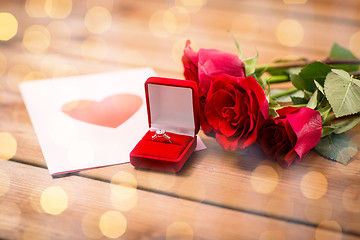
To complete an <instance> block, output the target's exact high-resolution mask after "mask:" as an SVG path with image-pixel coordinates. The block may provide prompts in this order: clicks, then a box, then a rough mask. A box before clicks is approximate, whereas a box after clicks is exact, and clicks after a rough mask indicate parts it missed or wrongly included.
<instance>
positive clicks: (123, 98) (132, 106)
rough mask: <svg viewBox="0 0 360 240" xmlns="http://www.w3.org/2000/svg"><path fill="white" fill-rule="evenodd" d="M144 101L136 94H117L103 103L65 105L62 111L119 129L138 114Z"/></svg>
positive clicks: (87, 120)
mask: <svg viewBox="0 0 360 240" xmlns="http://www.w3.org/2000/svg"><path fill="white" fill-rule="evenodd" d="M142 103H143V101H142V99H141V97H139V96H137V95H134V94H116V95H112V96H109V97H107V98H104V99H103V100H102V101H101V102H96V101H92V100H77V101H72V102H68V103H65V104H64V105H63V106H62V107H61V110H62V111H63V112H64V113H65V114H67V115H69V116H70V117H72V118H74V119H77V120H80V121H83V122H87V123H91V124H96V125H100V126H105V127H111V128H117V127H118V126H120V125H121V124H123V123H124V122H125V121H126V120H128V119H129V118H130V117H131V116H132V115H134V114H135V113H136V111H137V110H139V108H140V107H141V105H142Z"/></svg>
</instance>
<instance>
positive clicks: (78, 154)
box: [67, 140, 95, 168]
mask: <svg viewBox="0 0 360 240" xmlns="http://www.w3.org/2000/svg"><path fill="white" fill-rule="evenodd" d="M67 157H68V161H69V163H70V164H71V165H72V166H73V167H75V168H83V167H84V166H90V165H91V164H93V162H94V161H95V152H94V147H93V146H92V145H91V143H89V142H88V141H87V140H75V141H73V142H72V143H70V145H69V148H68V152H67Z"/></svg>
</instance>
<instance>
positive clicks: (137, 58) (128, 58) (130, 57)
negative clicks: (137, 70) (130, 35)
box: [119, 50, 146, 66]
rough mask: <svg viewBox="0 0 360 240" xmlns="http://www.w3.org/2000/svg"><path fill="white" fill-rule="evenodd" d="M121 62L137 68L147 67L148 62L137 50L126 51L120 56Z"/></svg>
mask: <svg viewBox="0 0 360 240" xmlns="http://www.w3.org/2000/svg"><path fill="white" fill-rule="evenodd" d="M119 62H120V63H126V64H133V65H136V66H145V65H146V60H145V57H144V56H143V54H142V53H141V52H140V51H137V50H124V51H122V52H121V53H120V55H119Z"/></svg>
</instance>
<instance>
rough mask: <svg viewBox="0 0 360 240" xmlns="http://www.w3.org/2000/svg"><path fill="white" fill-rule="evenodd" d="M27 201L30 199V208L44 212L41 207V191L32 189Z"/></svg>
mask: <svg viewBox="0 0 360 240" xmlns="http://www.w3.org/2000/svg"><path fill="white" fill-rule="evenodd" d="M29 201H30V206H31V208H32V209H33V210H34V211H36V212H38V213H43V212H44V210H43V209H42V207H41V192H39V191H38V190H36V189H34V190H33V191H32V192H31V194H30V196H29Z"/></svg>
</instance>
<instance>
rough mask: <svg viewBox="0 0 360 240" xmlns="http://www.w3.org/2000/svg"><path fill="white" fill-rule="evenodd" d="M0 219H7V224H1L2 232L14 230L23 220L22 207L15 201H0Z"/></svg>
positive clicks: (0, 229)
mask: <svg viewBox="0 0 360 240" xmlns="http://www.w3.org/2000/svg"><path fill="white" fill-rule="evenodd" d="M0 219H2V221H6V224H0V232H3V231H14V229H17V227H18V226H19V224H20V221H21V209H20V208H19V206H18V205H17V204H15V203H13V202H9V201H2V202H0Z"/></svg>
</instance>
